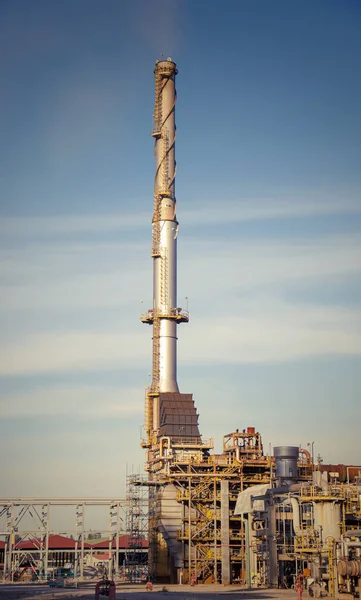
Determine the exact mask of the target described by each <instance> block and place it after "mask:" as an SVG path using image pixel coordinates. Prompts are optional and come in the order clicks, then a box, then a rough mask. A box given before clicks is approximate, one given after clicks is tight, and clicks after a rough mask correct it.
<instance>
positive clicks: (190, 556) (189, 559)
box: [188, 476, 192, 584]
mask: <svg viewBox="0 0 361 600" xmlns="http://www.w3.org/2000/svg"><path fill="white" fill-rule="evenodd" d="M191 489H192V488H191V476H189V479H188V583H189V584H190V583H191V579H192V564H191V561H192V551H191V544H192V532H191Z"/></svg>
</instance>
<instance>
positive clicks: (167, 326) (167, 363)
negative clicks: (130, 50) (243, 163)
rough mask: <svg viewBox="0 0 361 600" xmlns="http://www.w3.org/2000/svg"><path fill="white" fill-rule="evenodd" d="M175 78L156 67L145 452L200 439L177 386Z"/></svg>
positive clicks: (182, 317)
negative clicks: (165, 440) (161, 443)
mask: <svg viewBox="0 0 361 600" xmlns="http://www.w3.org/2000/svg"><path fill="white" fill-rule="evenodd" d="M176 74H177V66H176V64H175V63H174V62H173V61H172V59H171V58H167V60H160V61H157V62H156V65H155V69H154V83H155V104H154V115H153V117H154V124H153V131H152V136H153V138H154V155H155V178H154V209H153V219H152V223H153V232H152V258H153V308H152V309H151V310H149V311H148V313H146V314H145V315H142V321H143V323H148V324H149V325H153V356H152V358H153V364H152V383H151V386H150V388H148V390H147V393H146V408H145V425H144V428H145V431H146V433H147V442H146V443H145V444H143V445H144V446H145V447H151V446H152V447H153V446H154V444H156V443H157V439H158V438H159V436H162V435H166V436H170V437H172V438H181V437H182V438H184V437H187V438H189V437H193V438H195V439H197V440H198V439H199V431H198V415H197V413H196V409H195V407H194V402H193V397H192V395H191V394H180V393H179V389H178V384H177V324H178V323H187V322H188V320H189V315H188V311H184V310H182V309H181V308H178V307H177V235H178V221H177V216H176V199H175V175H176V161H175V137H176V126H175V105H176V89H175V77H176ZM175 414H176V415H177V417H175V416H174V415H175Z"/></svg>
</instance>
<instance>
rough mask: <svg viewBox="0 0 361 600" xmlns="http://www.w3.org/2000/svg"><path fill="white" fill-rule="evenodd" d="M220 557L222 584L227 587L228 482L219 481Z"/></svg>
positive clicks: (228, 570) (228, 575)
mask: <svg viewBox="0 0 361 600" xmlns="http://www.w3.org/2000/svg"><path fill="white" fill-rule="evenodd" d="M221 544H222V546H221V548H222V550H221V557H222V583H223V585H229V584H230V583H231V576H230V559H229V481H221Z"/></svg>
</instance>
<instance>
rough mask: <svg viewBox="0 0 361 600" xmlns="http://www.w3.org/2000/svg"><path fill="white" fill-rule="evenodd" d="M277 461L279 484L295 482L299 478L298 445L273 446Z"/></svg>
mask: <svg viewBox="0 0 361 600" xmlns="http://www.w3.org/2000/svg"><path fill="white" fill-rule="evenodd" d="M273 454H274V457H275V461H276V475H277V478H278V480H279V485H284V484H290V483H294V482H295V481H297V479H298V468H297V460H298V454H299V450H298V446H277V447H276V448H273Z"/></svg>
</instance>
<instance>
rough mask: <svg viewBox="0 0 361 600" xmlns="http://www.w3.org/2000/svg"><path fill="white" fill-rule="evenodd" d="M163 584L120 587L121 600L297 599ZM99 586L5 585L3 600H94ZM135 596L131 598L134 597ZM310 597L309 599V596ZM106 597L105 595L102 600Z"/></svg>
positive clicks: (278, 593) (282, 593) (287, 594)
mask: <svg viewBox="0 0 361 600" xmlns="http://www.w3.org/2000/svg"><path fill="white" fill-rule="evenodd" d="M162 588H163V586H162V585H159V586H158V585H155V586H154V588H153V591H152V592H147V591H145V586H143V585H137V586H135V585H133V586H130V585H126V584H120V585H118V587H117V595H116V598H117V600H197V597H198V598H199V600H222V598H223V600H232V598H234V600H278V599H279V600H297V594H296V592H295V591H294V590H275V589H261V588H259V589H252V590H248V589H245V588H241V587H239V586H221V585H200V586H197V587H196V588H194V587H191V586H188V585H167V586H166V589H167V590H168V591H162ZM94 595H95V584H94V583H92V584H88V583H86V584H80V586H79V588H78V589H64V588H49V587H48V586H47V585H36V584H33V585H26V584H14V585H6V584H5V585H1V584H0V599H1V600H17V599H19V600H34V599H36V598H38V599H39V600H70V599H74V598H75V599H76V598H77V599H78V600H79V599H82V600H94ZM130 595H131V597H130ZM306 597H308V596H307V595H306ZM103 598H105V596H101V599H103Z"/></svg>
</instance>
